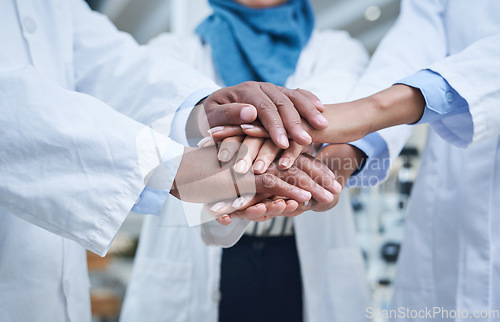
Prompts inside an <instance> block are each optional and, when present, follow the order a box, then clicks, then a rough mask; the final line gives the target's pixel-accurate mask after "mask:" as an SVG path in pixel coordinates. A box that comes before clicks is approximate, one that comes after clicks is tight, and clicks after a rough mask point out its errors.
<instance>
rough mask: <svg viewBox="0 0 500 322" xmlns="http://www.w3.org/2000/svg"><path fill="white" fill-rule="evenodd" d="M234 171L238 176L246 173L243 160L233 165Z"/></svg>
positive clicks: (245, 163)
mask: <svg viewBox="0 0 500 322" xmlns="http://www.w3.org/2000/svg"><path fill="white" fill-rule="evenodd" d="M234 171H236V173H239V174H244V173H246V172H247V171H248V168H247V162H246V161H245V160H240V161H238V162H237V163H236V164H235V165H234Z"/></svg>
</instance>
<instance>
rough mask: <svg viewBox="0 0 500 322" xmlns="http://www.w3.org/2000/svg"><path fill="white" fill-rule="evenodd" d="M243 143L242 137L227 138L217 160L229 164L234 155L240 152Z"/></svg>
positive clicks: (221, 146) (222, 144) (220, 148)
mask: <svg viewBox="0 0 500 322" xmlns="http://www.w3.org/2000/svg"><path fill="white" fill-rule="evenodd" d="M241 142H243V137H242V136H232V137H229V138H226V139H224V140H223V141H222V143H221V145H220V147H219V152H218V154H217V158H218V159H219V161H220V162H229V161H230V160H231V159H232V158H233V157H234V155H235V154H236V153H237V152H238V150H239V148H240V146H241Z"/></svg>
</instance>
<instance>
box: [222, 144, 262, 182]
mask: <svg viewBox="0 0 500 322" xmlns="http://www.w3.org/2000/svg"><path fill="white" fill-rule="evenodd" d="M226 140H227V139H226ZM262 144H264V139H261V138H254V137H251V136H247V137H245V139H244V140H243V144H242V145H241V147H240V149H239V150H238V155H237V157H236V164H235V165H234V171H235V172H236V173H239V174H244V173H247V172H248V170H250V167H251V166H252V164H253V160H255V157H256V156H257V154H259V150H260V148H261V147H262Z"/></svg>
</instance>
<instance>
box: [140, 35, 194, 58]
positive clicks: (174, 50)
mask: <svg viewBox="0 0 500 322" xmlns="http://www.w3.org/2000/svg"><path fill="white" fill-rule="evenodd" d="M148 47H150V48H151V49H152V50H155V51H160V52H161V53H163V54H165V55H168V56H170V57H172V58H175V59H177V60H181V61H185V62H190V61H193V60H194V57H196V55H198V54H199V53H200V52H203V50H204V45H203V43H202V41H201V39H200V37H198V36H197V35H189V36H185V35H183V36H181V35H177V34H172V33H162V34H160V35H158V36H157V37H155V38H153V39H151V40H150V41H149V43H148Z"/></svg>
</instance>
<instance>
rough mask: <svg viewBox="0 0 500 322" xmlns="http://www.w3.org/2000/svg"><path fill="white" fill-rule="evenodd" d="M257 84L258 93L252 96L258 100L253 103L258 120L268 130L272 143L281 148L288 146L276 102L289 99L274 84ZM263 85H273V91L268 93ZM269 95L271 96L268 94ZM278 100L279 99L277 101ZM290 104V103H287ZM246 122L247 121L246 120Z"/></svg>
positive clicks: (279, 102)
mask: <svg viewBox="0 0 500 322" xmlns="http://www.w3.org/2000/svg"><path fill="white" fill-rule="evenodd" d="M263 85H264V83H262V84H259V88H260V90H261V92H260V93H259V94H260V95H254V96H253V98H254V99H256V100H258V101H256V102H255V103H254V105H255V107H256V108H257V115H258V117H259V121H260V122H261V123H262V125H263V126H264V128H265V129H266V130H267V131H268V132H269V135H270V136H271V138H272V140H273V141H274V143H275V144H276V145H277V146H279V147H280V148H282V149H286V148H288V137H287V132H286V131H285V127H284V125H283V122H282V117H281V116H280V113H279V112H278V107H277V105H276V104H281V102H283V101H290V100H289V99H288V98H287V97H286V96H285V95H284V94H283V93H281V92H280V91H279V90H277V89H276V86H274V85H272V84H267V83H265V86H263ZM263 87H274V92H272V91H271V92H272V93H269V92H270V90H269V89H267V92H265V91H264V90H263ZM270 95H271V96H270ZM278 100H280V101H278ZM289 104H291V103H289ZM247 123H248V122H247Z"/></svg>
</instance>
